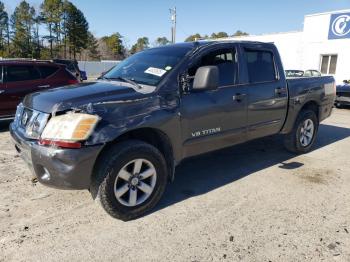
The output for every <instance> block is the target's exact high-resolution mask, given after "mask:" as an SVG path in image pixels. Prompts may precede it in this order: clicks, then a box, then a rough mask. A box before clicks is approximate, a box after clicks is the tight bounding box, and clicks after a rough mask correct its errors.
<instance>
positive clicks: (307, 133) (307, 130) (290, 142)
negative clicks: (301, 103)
mask: <svg viewBox="0 0 350 262" xmlns="http://www.w3.org/2000/svg"><path fill="white" fill-rule="evenodd" d="M318 126H319V122H318V118H317V116H316V113H315V111H313V110H309V109H305V110H302V111H301V112H300V113H299V115H298V117H297V120H296V121H295V123H294V127H293V129H292V131H291V132H290V133H289V134H287V135H286V136H285V140H284V145H285V147H286V149H287V150H288V151H290V152H293V153H297V154H305V153H308V152H309V151H310V150H311V148H312V146H313V144H314V143H315V139H316V136H317V132H318Z"/></svg>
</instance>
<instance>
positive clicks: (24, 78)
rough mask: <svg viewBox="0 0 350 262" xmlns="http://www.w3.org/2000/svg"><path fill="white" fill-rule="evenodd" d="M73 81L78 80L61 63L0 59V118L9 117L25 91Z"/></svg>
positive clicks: (31, 91) (72, 82) (27, 92)
mask: <svg viewBox="0 0 350 262" xmlns="http://www.w3.org/2000/svg"><path fill="white" fill-rule="evenodd" d="M76 83H78V80H77V79H76V78H75V77H74V76H73V75H72V74H71V73H70V72H69V71H68V70H66V67H65V66H64V65H60V64H55V63H52V62H48V61H19V60H2V61H1V60H0V120H4V119H10V118H13V116H14V114H15V112H16V107H17V105H18V104H19V103H20V101H22V99H23V98H24V97H25V96H26V95H27V94H30V93H33V92H35V91H40V90H43V89H49V88H53V87H58V86H62V85H70V84H76Z"/></svg>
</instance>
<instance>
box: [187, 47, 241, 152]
mask: <svg viewBox="0 0 350 262" xmlns="http://www.w3.org/2000/svg"><path fill="white" fill-rule="evenodd" d="M238 57H239V55H238V54H237V48H236V45H234V44H225V45H223V46H220V47H216V48H212V49H210V50H206V51H205V52H203V53H202V54H199V55H198V57H197V58H194V62H193V63H194V65H192V66H190V67H189V70H188V75H189V77H190V78H194V75H195V72H196V71H197V69H198V67H200V66H209V65H215V66H217V67H218V69H219V79H220V80H219V82H220V83H219V87H218V88H217V89H216V90H202V91H198V90H197V91H193V90H191V85H192V83H191V84H190V90H189V92H188V93H186V94H183V96H182V98H181V106H180V113H181V125H182V128H181V130H182V138H183V143H184V147H183V148H184V157H188V156H192V155H197V154H201V153H205V152H208V151H212V150H216V149H219V148H223V147H227V146H230V145H233V144H236V143H239V142H242V141H245V138H246V137H245V134H246V132H245V128H246V121H247V118H246V110H247V104H246V101H247V97H246V96H245V95H246V87H245V86H243V85H239V79H238V72H239V70H238V61H237V60H238Z"/></svg>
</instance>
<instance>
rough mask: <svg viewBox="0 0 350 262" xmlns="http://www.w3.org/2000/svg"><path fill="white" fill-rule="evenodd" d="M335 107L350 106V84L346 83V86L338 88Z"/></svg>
mask: <svg viewBox="0 0 350 262" xmlns="http://www.w3.org/2000/svg"><path fill="white" fill-rule="evenodd" d="M335 106H336V107H338V108H341V107H342V106H350V84H349V83H347V82H345V81H344V85H338V86H337V96H336V98H335Z"/></svg>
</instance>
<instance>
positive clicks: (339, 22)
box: [332, 15, 350, 36]
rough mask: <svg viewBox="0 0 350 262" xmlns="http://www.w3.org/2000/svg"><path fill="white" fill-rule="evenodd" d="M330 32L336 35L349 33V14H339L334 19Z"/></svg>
mask: <svg viewBox="0 0 350 262" xmlns="http://www.w3.org/2000/svg"><path fill="white" fill-rule="evenodd" d="M332 32H333V34H335V35H336V36H345V35H347V34H348V33H350V16H348V15H340V16H338V17H337V18H336V19H334V21H333V24H332Z"/></svg>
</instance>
